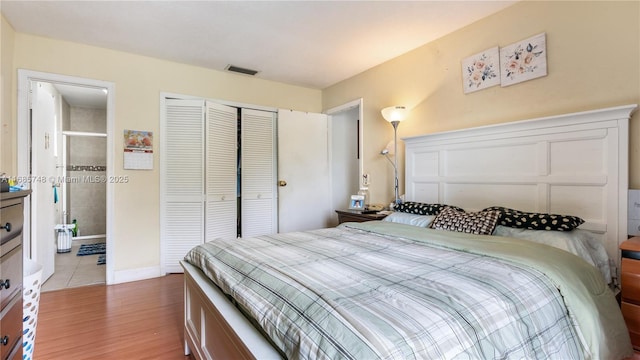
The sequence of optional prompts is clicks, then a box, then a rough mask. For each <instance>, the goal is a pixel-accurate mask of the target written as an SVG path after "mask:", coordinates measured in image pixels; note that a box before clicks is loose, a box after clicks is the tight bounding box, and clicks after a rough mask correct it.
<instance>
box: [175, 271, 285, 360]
mask: <svg viewBox="0 0 640 360" xmlns="http://www.w3.org/2000/svg"><path fill="white" fill-rule="evenodd" d="M180 264H181V266H182V267H183V268H184V337H185V355H190V354H193V356H194V357H195V358H196V359H256V358H259V359H281V356H280V354H279V352H278V351H277V350H276V349H275V348H273V346H272V345H271V343H269V341H267V339H265V338H264V336H263V335H262V334H261V333H260V332H259V331H258V330H257V329H255V328H254V326H253V325H252V324H251V322H249V320H247V319H246V318H245V317H244V315H243V314H242V313H241V312H240V311H239V310H238V309H237V308H236V307H235V306H234V305H233V304H232V303H231V302H230V301H229V300H228V299H227V298H226V297H225V296H224V295H223V294H222V292H221V291H220V290H219V289H218V288H217V287H216V286H215V285H214V284H212V283H211V281H210V280H209V279H208V278H207V277H206V276H205V275H204V274H203V273H202V272H201V271H200V270H199V269H198V268H196V267H194V266H193V265H191V264H189V263H187V262H184V261H181V262H180Z"/></svg>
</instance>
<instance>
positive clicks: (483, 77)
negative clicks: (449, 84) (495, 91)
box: [462, 46, 500, 94]
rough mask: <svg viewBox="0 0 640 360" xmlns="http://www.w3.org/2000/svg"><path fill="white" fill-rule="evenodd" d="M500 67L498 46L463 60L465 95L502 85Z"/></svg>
mask: <svg viewBox="0 0 640 360" xmlns="http://www.w3.org/2000/svg"><path fill="white" fill-rule="evenodd" d="M499 66H500V61H499V50H498V47H497V46H496V47H494V48H491V49H488V50H485V51H483V52H481V53H478V54H475V55H472V56H469V57H468V58H466V59H464V60H462V82H463V84H462V86H463V88H464V93H465V94H468V93H470V92H474V91H478V90H482V89H486V88H488V87H490V86H494V85H498V84H500V76H499V72H500V70H499Z"/></svg>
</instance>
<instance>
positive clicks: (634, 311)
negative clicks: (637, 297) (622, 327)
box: [621, 301, 640, 349]
mask: <svg viewBox="0 0 640 360" xmlns="http://www.w3.org/2000/svg"><path fill="white" fill-rule="evenodd" d="M621 307H622V316H623V317H624V322H625V323H626V324H627V329H629V336H630V337H631V344H632V345H633V348H634V349H640V306H638V305H634V304H630V303H628V302H625V301H623V302H622V304H621Z"/></svg>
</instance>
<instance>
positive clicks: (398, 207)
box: [393, 201, 464, 215]
mask: <svg viewBox="0 0 640 360" xmlns="http://www.w3.org/2000/svg"><path fill="white" fill-rule="evenodd" d="M446 207H452V208H454V209H456V210H458V211H461V212H464V210H463V209H461V208H459V207H456V206H450V205H443V204H426V203H420V202H414V201H407V202H403V203H401V204H395V205H394V206H393V210H395V211H399V212H405V213H410V214H418V215H438V213H440V211H442V209H444V208H446Z"/></svg>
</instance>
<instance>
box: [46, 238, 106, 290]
mask: <svg viewBox="0 0 640 360" xmlns="http://www.w3.org/2000/svg"><path fill="white" fill-rule="evenodd" d="M102 241H104V239H87V240H73V242H72V245H71V252H68V253H62V254H58V253H56V255H55V256H56V259H55V264H56V268H55V272H54V273H53V275H52V276H51V277H50V278H49V279H47V281H45V282H44V284H42V288H41V289H40V291H42V292H44V291H52V290H59V289H65V288H72V287H79V286H86V285H95V284H105V283H106V272H105V268H106V265H96V263H97V262H98V256H99V255H86V256H77V255H76V254H77V253H78V249H79V248H80V245H81V244H93V243H96V242H102Z"/></svg>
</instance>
